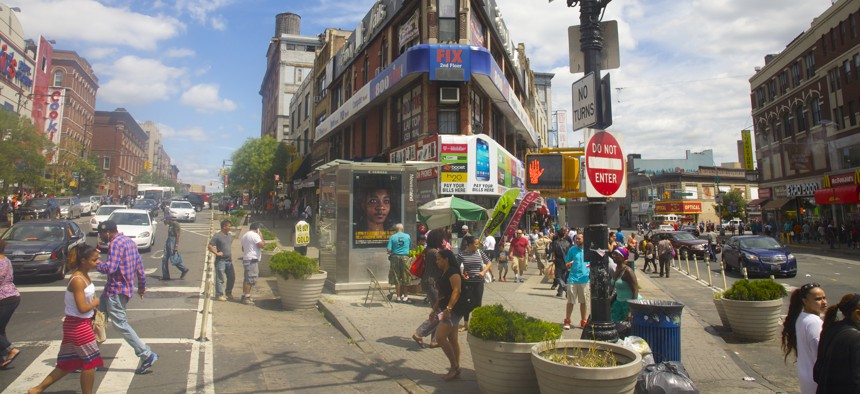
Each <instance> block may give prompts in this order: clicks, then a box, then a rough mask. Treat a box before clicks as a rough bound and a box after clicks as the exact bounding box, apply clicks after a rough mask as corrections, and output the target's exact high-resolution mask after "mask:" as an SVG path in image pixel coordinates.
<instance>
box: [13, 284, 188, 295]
mask: <svg viewBox="0 0 860 394" xmlns="http://www.w3.org/2000/svg"><path fill="white" fill-rule="evenodd" d="M57 291H66V288H65V287H62V286H33V287H19V288H18V292H20V293H46V292H57ZM146 292H147V293H163V292H178V293H198V294H199V293H200V288H199V287H191V286H175V287H166V286H165V287H148V286H147V288H146ZM135 297H137V295H135ZM144 297H145V296H144Z"/></svg>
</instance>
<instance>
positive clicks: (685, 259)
mask: <svg viewBox="0 0 860 394" xmlns="http://www.w3.org/2000/svg"><path fill="white" fill-rule="evenodd" d="M684 261H686V262H687V275H690V255H689V254H688V253H687V252H684Z"/></svg>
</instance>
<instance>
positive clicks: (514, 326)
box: [469, 304, 561, 343]
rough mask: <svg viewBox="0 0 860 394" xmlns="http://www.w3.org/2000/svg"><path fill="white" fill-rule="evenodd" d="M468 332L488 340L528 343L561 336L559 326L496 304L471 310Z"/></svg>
mask: <svg viewBox="0 0 860 394" xmlns="http://www.w3.org/2000/svg"><path fill="white" fill-rule="evenodd" d="M469 333H470V334H472V335H474V336H476V337H478V338H481V339H484V340H488V341H499V342H520V343H523V342H526V343H529V342H540V341H544V340H546V339H548V338H551V339H558V338H561V326H559V325H558V324H554V323H548V322H545V321H543V320H538V319H535V318H533V317H530V316H527V315H526V314H525V313H520V312H513V311H506V310H505V308H504V307H502V306H501V305H498V304H496V305H488V306H480V307H477V308H475V310H473V311H472V315H471V318H470V319H469Z"/></svg>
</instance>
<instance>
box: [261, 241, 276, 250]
mask: <svg viewBox="0 0 860 394" xmlns="http://www.w3.org/2000/svg"><path fill="white" fill-rule="evenodd" d="M264 239H265V238H264ZM277 248H278V243H277V242H266V245H264V246H263V248H262V249H261V250H262V251H264V252H274V251H275V249H277Z"/></svg>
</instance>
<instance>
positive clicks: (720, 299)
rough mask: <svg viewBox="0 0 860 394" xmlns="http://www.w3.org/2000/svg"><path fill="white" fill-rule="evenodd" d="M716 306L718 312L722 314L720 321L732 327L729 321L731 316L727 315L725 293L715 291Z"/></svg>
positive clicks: (729, 327)
mask: <svg viewBox="0 0 860 394" xmlns="http://www.w3.org/2000/svg"><path fill="white" fill-rule="evenodd" d="M714 307H715V308H717V314H718V315H719V316H720V323H722V325H723V327H725V328H728V329H730V330H731V329H732V325H731V323H729V317H728V315H726V307H725V306H723V293H714Z"/></svg>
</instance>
